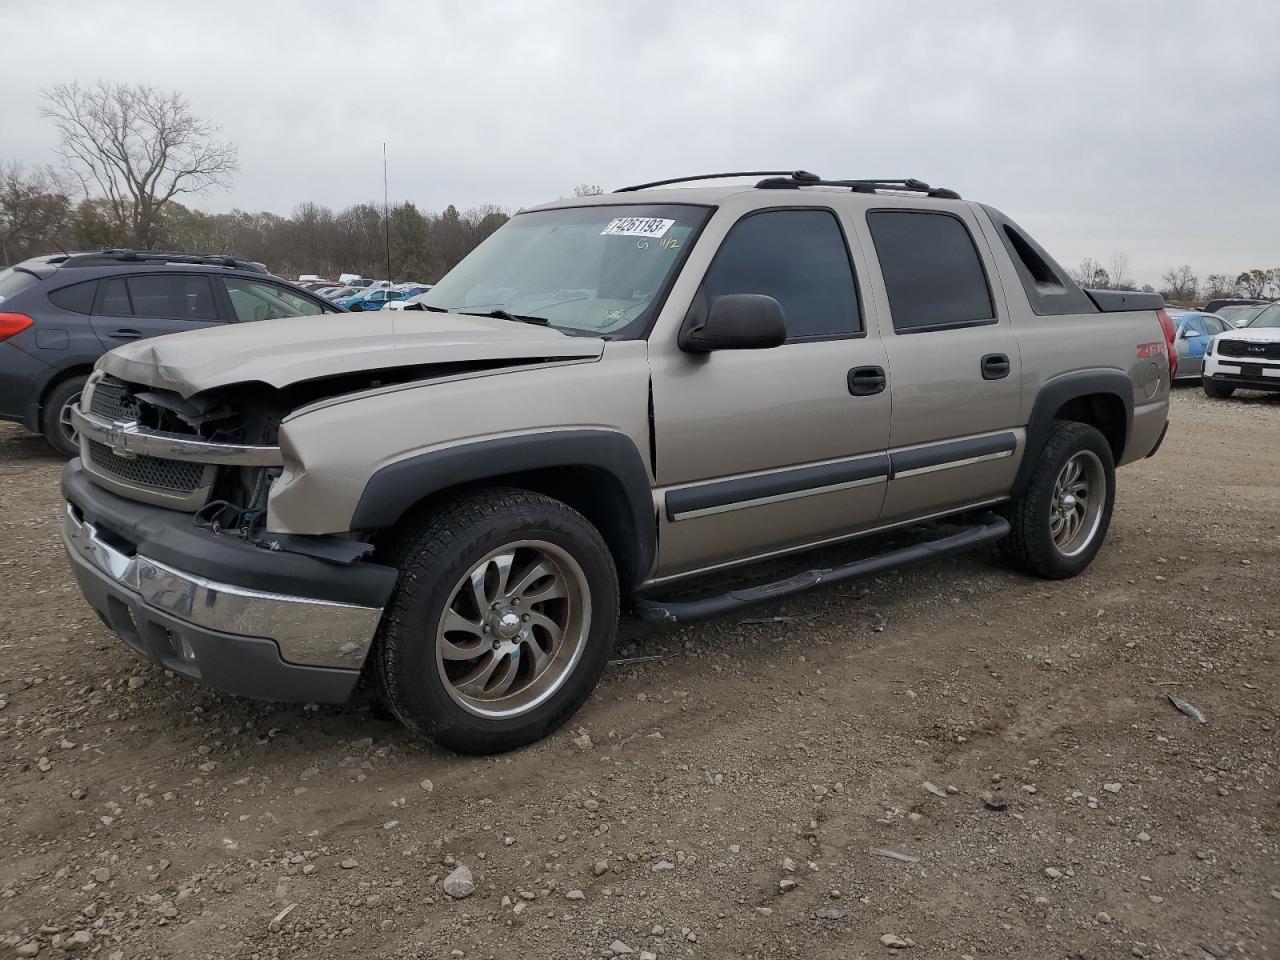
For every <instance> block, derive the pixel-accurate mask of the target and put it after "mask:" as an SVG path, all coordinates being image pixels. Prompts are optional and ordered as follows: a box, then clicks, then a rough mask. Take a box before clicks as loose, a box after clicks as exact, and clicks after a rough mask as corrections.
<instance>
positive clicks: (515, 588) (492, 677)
mask: <svg viewBox="0 0 1280 960" xmlns="http://www.w3.org/2000/svg"><path fill="white" fill-rule="evenodd" d="M391 553H392V557H391V562H392V563H393V564H394V565H395V566H396V567H398V568H399V570H400V580H399V583H398V584H397V586H396V590H395V593H394V594H393V595H392V598H391V602H390V604H389V605H388V606H387V610H386V613H385V614H384V615H383V619H382V625H381V627H380V628H379V631H378V637H377V639H376V641H375V645H374V649H373V651H372V654H371V658H372V668H373V672H374V675H375V678H376V681H377V687H378V690H379V692H380V694H381V697H382V700H383V702H384V703H385V704H386V705H387V707H388V708H389V709H390V710H391V712H392V713H394V714H395V715H396V717H397V718H398V719H399V720H400V721H401V723H403V724H404V725H405V726H406V727H408V728H409V729H410V730H412V731H413V732H414V733H416V734H418V735H419V736H422V737H425V738H428V739H430V740H433V741H434V742H436V743H438V744H439V745H440V746H442V747H446V748H448V749H450V750H454V751H457V752H458V753H469V754H487V753H500V752H503V751H506V750H513V749H515V748H517V747H521V746H524V745H525V744H527V743H531V742H533V741H534V740H538V739H540V738H542V737H544V736H546V735H547V734H548V733H550V732H551V731H553V730H555V729H556V728H557V727H559V726H560V725H561V724H563V723H564V722H565V721H566V720H568V719H569V717H571V716H573V714H574V713H575V712H576V711H577V710H578V708H579V707H580V706H582V704H583V702H584V701H585V700H586V699H587V697H588V696H589V695H590V694H591V691H592V690H593V689H594V688H595V685H596V683H597V681H599V679H600V675H601V674H602V673H603V672H604V668H605V664H606V663H607V662H608V660H609V655H610V652H611V651H612V649H613V642H614V635H615V633H616V630H617V624H618V575H617V571H616V569H615V567H614V563H613V557H612V555H611V554H610V553H609V548H608V547H607V546H606V545H605V542H604V540H603V538H602V537H601V536H600V534H599V532H598V531H597V530H596V529H595V527H593V526H592V525H591V524H590V523H589V522H588V521H587V520H586V518H585V517H583V516H582V515H581V514H580V513H578V512H577V511H576V510H574V509H572V508H571V507H569V506H567V505H566V504H564V503H561V502H560V501H558V500H553V499H551V498H550V497H545V496H542V495H541V494H536V493H531V492H528V491H525V490H517V489H513V488H493V489H489V490H484V491H481V492H478V493H475V494H471V495H468V496H464V497H462V498H460V499H458V500H454V501H453V502H451V503H448V504H446V505H444V506H442V507H440V508H439V509H436V510H434V511H433V512H432V513H431V514H430V515H429V516H427V517H426V518H425V519H423V520H422V521H421V522H420V523H418V524H417V525H416V526H414V527H412V528H411V529H410V530H409V531H407V532H406V533H405V535H404V536H402V537H401V539H400V540H399V541H398V542H397V543H396V544H395V546H394V547H393V548H392V551H391Z"/></svg>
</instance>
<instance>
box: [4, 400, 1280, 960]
mask: <svg viewBox="0 0 1280 960" xmlns="http://www.w3.org/2000/svg"><path fill="white" fill-rule="evenodd" d="M1174 420H1175V424H1174V428H1173V430H1172V432H1171V435H1170V437H1169V440H1168V441H1167V442H1166V444H1165V447H1164V449H1163V451H1162V452H1161V454H1160V455H1159V456H1158V457H1157V458H1156V459H1154V460H1150V461H1146V462H1144V463H1142V464H1140V465H1137V466H1135V467H1132V468H1129V469H1127V470H1125V471H1122V473H1121V475H1120V477H1121V479H1120V491H1119V494H1120V496H1119V506H1118V508H1117V511H1116V517H1115V522H1114V524H1113V526H1112V528H1111V534H1110V537H1109V539H1108V542H1107V544H1106V546H1105V548H1104V549H1103V552H1102V554H1101V555H1100V556H1099V558H1098V560H1097V562H1096V563H1095V564H1094V565H1093V567H1092V568H1091V569H1090V570H1089V571H1088V572H1087V573H1086V574H1085V575H1084V576H1082V577H1080V578H1078V579H1077V580H1075V581H1072V582H1067V583H1043V582H1038V581H1033V580H1029V579H1025V578H1022V577H1020V576H1017V575H1015V574H1013V573H1011V572H1009V571H1007V570H1006V569H1005V568H1004V567H1002V566H1001V564H1000V562H999V559H998V557H997V556H996V554H995V553H994V551H993V552H991V553H984V554H975V555H972V556H969V557H966V558H962V559H959V560H955V561H952V562H946V563H941V564H938V565H935V566H932V567H928V568H922V569H918V570H915V571H912V572H910V573H908V574H906V575H904V576H892V577H885V578H882V579H880V580H878V581H875V582H872V583H869V584H863V585H857V586H853V587H847V588H844V589H834V590H831V591H829V592H826V593H822V594H818V595H813V596H810V597H808V598H806V599H804V600H801V601H795V602H792V603H789V604H786V605H785V606H782V607H773V608H767V609H764V610H761V611H759V613H758V614H755V615H753V616H751V617H750V618H749V619H748V618H746V617H737V618H732V619H730V620H727V621H722V622H718V623H713V624H710V625H706V626H701V627H697V628H690V629H684V630H677V631H671V630H668V631H663V630H654V629H648V628H643V629H641V628H638V627H629V628H628V629H627V632H626V634H625V636H624V640H623V642H622V644H621V645H620V649H619V654H618V655H619V656H620V657H623V658H634V657H660V658H661V659H653V660H645V661H641V662H630V663H628V662H622V663H619V664H616V665H614V666H613V667H611V669H610V671H609V673H608V674H607V675H606V678H605V682H604V683H603V684H602V686H601V688H600V689H599V690H598V691H597V693H596V695H595V697H594V698H593V699H592V700H591V701H590V702H589V704H588V705H587V707H586V708H585V709H584V710H583V711H582V713H581V714H580V715H579V717H578V718H577V719H576V721H575V722H574V729H573V730H567V729H566V730H564V731H562V732H561V733H559V734H557V735H556V736H554V737H552V738H551V739H549V740H548V741H546V742H544V743H542V744H539V745H537V746H535V747H532V748H530V749H526V750H523V751H520V752H518V753H515V754H512V755H508V756H504V757H500V758H496V759H461V758H458V757H455V756H450V755H446V754H443V753H441V752H440V751H437V750H434V749H432V748H429V747H426V746H423V745H421V744H419V743H416V742H414V741H412V740H411V739H409V738H408V737H407V736H406V735H404V734H403V733H402V732H401V730H400V729H399V728H398V727H397V726H396V725H395V724H394V723H392V722H391V721H389V720H387V719H386V718H385V717H384V716H382V715H381V714H379V713H378V712H377V711H376V710H375V709H373V708H372V707H371V706H370V705H368V704H367V703H366V704H358V705H353V706H348V707H344V708H328V707H323V708H320V709H315V708H305V707H301V706H299V707H290V706H275V705H266V704H255V703H250V702H244V701H234V700H230V699H226V698H220V697H217V696H214V695H212V694H210V693H208V692H205V691H202V690H200V689H197V688H195V687H193V686H191V685H190V684H188V683H186V682H185V681H182V680H179V679H177V678H174V677H171V676H166V675H165V674H164V672H162V671H161V670H159V669H155V668H152V667H150V666H149V665H147V664H145V663H143V662H141V661H139V660H138V659H136V658H135V657H134V656H133V655H132V654H131V653H129V651H128V650H127V649H126V648H125V647H124V646H123V644H122V643H120V642H119V641H117V640H116V639H114V638H113V637H112V636H111V635H109V634H108V632H107V631H106V630H105V628H103V627H102V626H101V625H100V624H99V623H98V621H97V619H96V618H95V617H94V616H93V615H91V613H90V612H89V610H88V608H87V607H86V606H84V605H83V603H82V602H81V600H80V598H79V596H78V595H77V594H76V592H75V589H74V587H73V586H72V582H71V578H70V575H69V573H68V571H67V568H66V564H65V561H64V559H63V557H62V551H61V547H60V546H59V543H58V537H57V524H58V513H59V497H58V489H57V476H58V470H59V466H60V465H59V463H57V462H56V461H55V460H54V459H53V458H52V457H50V456H49V455H48V453H47V451H46V448H45V447H44V446H43V445H42V444H41V443H40V442H39V441H38V440H35V439H32V438H28V437H27V436H26V435H25V434H23V433H22V432H21V431H19V430H17V429H16V428H10V427H7V426H6V427H0V507H2V509H0V573H2V574H3V576H0V610H3V611H4V617H3V623H0V705H2V706H3V708H2V709H0V769H2V770H3V778H2V780H0V955H4V952H5V951H13V952H15V953H16V954H17V955H19V956H31V955H33V954H32V950H33V948H34V947H36V946H38V947H39V953H38V956H41V957H51V956H60V955H61V953H62V951H64V950H67V951H71V950H75V951H79V952H81V953H82V954H86V953H87V954H95V955H97V956H101V957H104V958H106V957H117V958H130V960H132V958H141V957H254V958H257V957H277V956H282V955H290V956H294V955H296V956H310V957H329V956H346V955H352V956H362V957H363V956H394V957H451V956H452V957H459V956H465V957H507V956H515V955H519V956H528V957H547V958H565V957H599V956H609V955H611V953H612V954H619V955H621V954H626V953H629V952H631V951H634V954H635V956H634V958H633V960H641V954H642V952H648V953H650V954H656V955H657V956H658V957H677V956H681V957H759V958H764V957H793V956H794V957H804V958H828V957H830V958H836V957H839V958H847V957H863V956H866V957H886V956H892V955H894V953H895V952H901V953H904V954H905V955H906V956H920V957H954V958H960V957H964V956H969V957H973V958H982V957H1032V958H1039V957H1064V958H1066V957H1071V958H1075V957H1081V958H1083V957H1089V958H1093V957H1098V958H1102V957H1118V956H1145V957H1195V958H1203V957H1258V958H1276V957H1280V732H1277V727H1278V726H1280V718H1278V717H1277V704H1278V703H1280V656H1278V654H1280V641H1277V639H1276V634H1277V631H1280V592H1278V591H1277V587H1276V584H1277V574H1278V573H1280V552H1278V551H1277V538H1278V536H1280V534H1278V532H1277V525H1278V524H1280V398H1266V397H1262V396H1260V395H1256V394H1254V395H1248V394H1245V395H1241V398H1240V399H1238V400H1237V401H1233V402H1229V403H1224V402H1216V403H1215V402H1210V401H1208V400H1206V399H1205V398H1204V397H1203V396H1201V395H1200V393H1199V391H1198V390H1196V391H1191V390H1180V391H1179V392H1178V394H1177V396H1176V397H1175V404H1174ZM744 620H745V621H747V622H740V621H744ZM752 621H755V622H752ZM1171 693H1172V694H1174V695H1176V696H1179V697H1183V698H1185V699H1186V700H1188V701H1190V702H1192V703H1193V704H1195V705H1196V706H1197V707H1199V708H1200V709H1201V710H1203V711H1204V713H1205V714H1206V715H1207V717H1208V723H1207V724H1204V725H1200V724H1198V723H1196V722H1194V721H1193V720H1191V719H1188V718H1187V717H1185V716H1183V714H1181V713H1179V712H1178V711H1177V710H1175V709H1174V708H1173V706H1171V704H1170V702H1169V701H1168V699H1167V695H1168V694H1171ZM582 731H585V732H587V733H589V735H590V741H591V743H592V744H593V745H592V746H591V747H590V748H588V749H583V746H585V743H584V744H583V746H580V745H579V744H577V743H575V742H574V737H575V736H577V735H578V734H579V733H581V732H582ZM926 781H927V782H929V783H930V784H933V785H937V787H938V788H940V791H939V792H941V793H942V796H938V795H935V794H934V793H931V792H929V790H927V789H926V787H925V783H926ZM984 800H985V801H989V802H990V804H989V805H990V806H994V807H999V808H1000V809H989V808H988V804H986V803H984ZM884 850H888V851H892V852H894V853H895V854H899V855H901V856H899V857H889V856H885V855H883V851H884ZM877 851H881V852H877ZM459 863H461V864H465V865H466V866H468V867H469V868H470V869H471V871H472V872H473V874H474V876H475V880H476V884H477V889H476V891H475V893H474V894H473V895H472V896H470V897H469V898H467V899H464V900H456V901H455V900H452V899H450V898H449V897H447V896H445V895H444V893H443V892H442V889H441V881H442V880H443V878H444V877H445V876H446V875H448V874H449V873H450V872H451V871H452V870H453V868H454V866H455V865H456V864H459ZM780 884H781V885H780ZM785 888H790V889H785ZM886 935H892V937H894V938H898V939H897V942H898V943H901V944H905V948H903V947H898V948H896V950H895V947H891V946H887V945H886V944H885V943H884V942H883V941H882V937H885V936H886Z"/></svg>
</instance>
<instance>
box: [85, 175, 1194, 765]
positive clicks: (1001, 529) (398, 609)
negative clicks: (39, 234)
mask: <svg viewBox="0 0 1280 960" xmlns="http://www.w3.org/2000/svg"><path fill="white" fill-rule="evenodd" d="M725 176H726V177H727V176H733V177H734V178H735V179H734V180H732V181H728V180H725V181H722V182H719V183H716V182H714V181H717V180H718V179H719V178H713V177H699V178H681V179H680V180H676V181H664V182H661V183H656V184H646V185H644V186H642V187H635V188H627V189H624V190H620V191H617V192H615V193H612V194H607V195H601V196H594V197H584V198H580V199H575V200H567V201H559V202H555V203H550V204H547V205H545V206H541V207H536V208H533V209H530V210H526V211H523V212H521V213H519V214H517V215H516V216H515V217H513V218H512V219H511V221H510V222H509V223H508V224H506V225H505V226H504V227H502V228H501V229H500V230H498V231H497V232H496V233H495V234H493V236H491V237H490V238H489V239H488V240H486V241H485V242H484V243H483V244H481V245H480V246H479V247H478V248H477V249H476V250H475V251H474V252H472V253H471V255H470V256H468V257H467V258H466V259H465V260H464V261H463V262H462V263H460V264H459V265H458V266H457V267H456V268H455V269H454V270H452V271H451V272H450V273H449V274H448V275H447V276H445V277H444V278H443V279H442V280H441V281H440V282H439V283H438V284H437V285H436V286H435V288H434V289H433V290H432V291H431V292H430V294H429V295H427V297H426V298H425V300H424V302H423V303H422V304H420V307H421V308H422V309H418V310H405V311H401V312H395V313H391V312H378V313H373V314H364V315H361V316H360V317H358V318H357V317H349V316H346V315H343V314H336V315H334V314H330V315H322V316H309V317H298V318H293V319H281V320H272V321H269V322H264V323H255V324H245V325H243V326H236V325H230V326H227V327H221V328H215V329H208V330H201V331H195V332H192V333H189V334H178V335H175V336H168V337H163V338H160V339H156V340H147V341H144V342H140V343H136V344H131V345H128V346H124V347H121V348H119V349H117V350H114V351H112V352H111V353H109V354H107V355H106V356H105V357H103V358H102V360H101V361H100V362H99V363H98V366H97V369H96V371H95V372H94V373H93V375H92V376H91V377H90V379H89V382H88V384H87V386H86V389H85V391H84V395H83V399H82V402H81V406H80V408H79V409H78V410H77V412H76V413H75V416H74V424H75V427H76V429H77V431H78V434H79V443H80V446H81V457H80V459H78V460H74V461H72V462H71V463H70V464H69V465H68V466H67V468H66V471H65V473H64V475H63V481H62V482H63V490H64V492H65V496H66V518H65V526H64V536H65V539H66V544H67V549H68V552H69V554H70V557H71V562H72V566H73V568H74V570H75V573H76V576H77V578H78V580H79V584H80V587H81V589H82V591H83V593H84V595H85V597H86V599H87V600H88V601H89V603H90V604H92V606H93V607H94V609H96V610H97V611H98V613H99V614H100V615H101V617H102V619H103V620H104V622H106V623H107V624H108V626H109V627H110V628H111V629H112V630H114V631H115V632H116V633H117V634H119V636H120V637H122V638H123V639H124V640H125V641H126V642H127V643H128V644H130V645H131V646H132V647H134V648H135V649H137V650H138V651H140V652H142V653H143V654H144V655H146V656H148V657H150V658H151V659H153V660H155V661H157V662H159V663H161V664H164V665H165V666H166V667H168V668H170V669H172V670H174V671H175V672H177V673H180V674H183V675H185V676H188V677H190V678H192V679H194V680H197V681H200V682H203V683H207V684H209V685H211V686H213V687H216V688H219V689H221V690H224V691H228V692H231V693H237V694H242V695H246V696H251V697H264V698H273V699H293V700H306V701H341V700H344V699H345V698H346V697H348V696H349V695H350V694H351V692H352V690H353V688H354V687H355V686H356V683H357V681H358V679H359V678H360V677H361V676H362V675H365V676H368V677H370V678H371V679H372V680H373V681H374V683H375V685H376V688H377V690H378V691H379V693H380V695H381V697H382V698H383V699H384V701H385V702H386V704H387V705H388V706H389V708H390V709H391V710H392V711H394V713H395V714H396V715H397V716H398V717H400V718H401V719H402V720H403V722H404V723H405V724H406V725H408V726H409V727H410V728H411V729H412V730H414V731H416V732H417V733H419V734H421V735H423V736H426V737H430V738H432V739H434V740H436V741H438V742H439V743H441V744H443V745H445V746H448V747H450V748H453V749H455V750H459V751H466V752H490V751H498V750H505V749H510V748H512V747H516V746H519V745H521V744H524V743H528V742H530V741H532V740H534V739H536V738H538V737H541V736H543V735H544V734H546V733H547V732H549V731H551V730H553V729H555V728H556V727H557V726H558V725H559V724H561V723H563V722H564V721H565V720H566V719H567V718H568V717H569V716H571V715H572V714H573V713H574V711H575V710H577V708H578V707H579V706H580V705H581V704H582V703H583V701H584V700H585V699H586V698H587V696H588V695H589V694H590V692H591V690H592V688H593V687H594V685H595V684H596V682H597V680H598V679H599V677H600V675H601V672H602V671H603V670H604V667H605V664H606V662H607V660H608V658H609V654H610V650H611V648H612V645H613V641H614V634H615V629H616V626H617V621H618V616H619V608H620V606H621V607H622V608H623V609H626V610H628V611H631V612H634V613H638V614H639V615H641V616H644V617H646V618H648V619H651V620H655V621H665V622H677V623H680V622H690V621H694V620H697V619H699V618H703V617H707V616H712V615H715V614H718V613H722V612H725V611H729V610H736V609H738V608H741V607H744V606H746V605H748V604H752V603H760V602H766V601H770V600H776V599H779V598H782V597H786V596H790V595H793V594H795V593H797V592H799V591H802V590H806V589H810V588H812V587H815V586H818V585H820V584H824V583H832V582H838V581H841V580H849V579H852V578H855V577H861V576H866V575H868V574H873V573H878V572H881V571H883V570H885V569H889V568H893V567H896V566H901V565H904V564H907V563H912V562H916V561H920V560H924V559H928V558H930V557H936V556H941V555H945V554H949V553H954V552H957V551H960V550H965V549H969V548H973V547H976V546H979V545H982V544H987V543H992V542H997V541H999V542H1001V543H1002V544H1003V545H1004V547H1005V548H1006V551H1007V553H1008V555H1009V556H1010V558H1011V559H1012V560H1013V561H1014V562H1016V563H1017V564H1018V565H1019V566H1020V567H1021V568H1023V569H1024V570H1026V571H1028V572H1030V573H1032V574H1035V575H1038V576H1042V577H1050V578H1062V577H1070V576H1073V575H1074V574H1076V573H1078V572H1080V571H1081V570H1082V569H1084V567H1085V566H1087V565H1088V564H1089V562H1090V561H1091V560H1092V558H1093V556H1094V554H1095V553H1096V552H1097V551H1098V549H1099V548H1100V547H1101V545H1102V542H1103V539H1104V537H1105V536H1106V532H1107V526H1108V523H1109V521H1110V518H1111V511H1112V506H1113V502H1114V496H1115V467H1116V466H1117V465H1122V464H1125V463H1130V462H1133V461H1135V460H1138V459H1140V458H1142V457H1147V456H1150V455H1151V454H1152V453H1154V452H1155V450H1156V448H1157V447H1158V446H1159V445H1160V442H1161V439H1162V438H1163V436H1164V432H1165V429H1166V417H1167V413H1168V395H1169V384H1170V375H1171V369H1170V367H1171V363H1172V362H1176V359H1174V358H1176V355H1174V358H1171V352H1170V342H1171V336H1172V325H1171V324H1170V323H1169V322H1168V318H1167V317H1166V316H1165V315H1164V312H1163V310H1162V309H1161V308H1162V301H1161V300H1160V298H1159V297H1158V296H1155V295H1146V294H1135V293H1119V292H1108V291H1085V290H1082V289H1080V288H1079V287H1078V286H1077V285H1076V284H1075V283H1073V282H1072V280H1071V279H1070V278H1069V277H1068V276H1067V274H1066V273H1065V271H1063V270H1062V268H1061V267H1059V266H1058V265H1057V264H1056V263H1055V262H1054V261H1053V259H1052V258H1051V257H1049V255H1048V254H1047V253H1045V252H1044V250H1042V249H1041V248H1040V246H1039V245H1037V244H1036V242H1035V241H1034V240H1032V239H1031V237H1030V236H1028V235H1027V233H1026V232H1025V231H1024V230H1022V229H1021V228H1020V227H1019V226H1017V225H1016V224H1015V223H1013V222H1012V221H1010V220H1009V219H1008V218H1007V217H1005V216H1004V215H1003V214H1001V213H1000V212H998V211H996V210H994V209H992V208H990V207H987V206H984V205H981V204H978V203H973V202H968V201H964V200H962V199H960V198H959V197H958V196H957V195H956V194H955V193H954V192H953V191H950V190H945V189H940V188H932V187H929V186H928V185H927V184H924V183H921V182H919V181H915V180H904V181H890V182H882V181H861V180H840V181H826V180H822V179H821V178H819V177H817V176H815V175H813V174H809V173H805V172H803V171H797V172H793V173H776V172H759V173H753V174H750V175H749V176H750V177H751V178H752V179H753V180H754V179H755V178H757V177H759V178H761V179H759V181H758V182H745V183H744V182H743V181H742V180H741V178H742V176H744V175H742V174H734V175H725ZM698 181H712V183H711V185H706V184H705V183H704V184H703V185H692V184H693V183H694V182H698ZM937 520H945V521H946V525H945V527H943V528H941V529H940V528H939V526H938V524H935V523H933V522H932V521H937ZM899 527H910V528H911V530H912V533H910V534H909V535H907V538H906V539H907V545H906V546H897V547H896V548H895V549H892V550H890V551H888V552H881V553H875V552H872V553H871V555H870V556H868V555H866V553H867V552H866V551H861V552H858V551H853V550H851V553H858V556H857V557H856V558H854V559H850V560H849V561H848V562H847V563H846V564H845V565H843V566H839V567H835V568H830V569H823V570H814V571H809V572H807V573H804V574H802V575H799V576H795V575H788V576H785V577H781V578H779V575H778V574H774V579H773V580H772V582H770V579H769V577H768V575H767V571H768V564H767V563H762V561H768V560H769V559H771V558H775V557H780V556H782V555H784V554H790V553H793V552H796V551H802V550H806V549H808V548H811V547H815V546H820V545H829V544H832V543H835V542H838V541H845V540H853V539H855V538H859V537H863V536H866V535H868V534H873V533H877V532H880V531H884V530H888V529H890V528H899ZM896 539H897V540H898V541H899V542H901V541H902V537H898V538H896ZM742 564H753V565H755V567H756V568H759V569H764V570H765V571H766V574H765V576H764V578H763V582H759V583H757V584H755V585H753V586H747V587H741V586H737V587H735V588H734V589H733V590H731V591H730V592H728V593H725V592H719V593H716V592H715V591H714V589H713V588H712V589H711V590H710V593H709V595H704V596H702V597H701V598H698V597H696V596H695V597H694V598H693V599H687V598H686V599H682V600H680V601H679V602H674V601H671V600H670V599H666V600H664V599H663V595H664V592H665V593H670V590H669V589H668V588H669V585H672V584H676V583H679V584H680V588H681V591H682V594H684V595H687V594H689V592H690V585H689V583H688V581H689V580H690V578H696V577H699V576H702V575H705V574H708V573H711V572H713V571H719V570H723V569H725V568H727V567H731V566H735V565H742ZM791 569H792V570H794V564H793V565H792V566H791ZM720 579H723V578H720ZM706 592H707V591H704V593H706Z"/></svg>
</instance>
